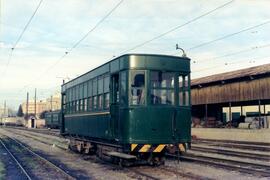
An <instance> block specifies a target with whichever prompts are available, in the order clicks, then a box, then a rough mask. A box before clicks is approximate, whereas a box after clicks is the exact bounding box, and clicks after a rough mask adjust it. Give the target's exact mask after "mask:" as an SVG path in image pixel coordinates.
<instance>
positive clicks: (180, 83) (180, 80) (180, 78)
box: [178, 76, 183, 88]
mask: <svg viewBox="0 0 270 180" xmlns="http://www.w3.org/2000/svg"><path fill="white" fill-rule="evenodd" d="M178 82H179V87H180V88H182V87H183V76H179V77H178Z"/></svg>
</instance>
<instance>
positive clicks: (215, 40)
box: [187, 20, 270, 50]
mask: <svg viewBox="0 0 270 180" xmlns="http://www.w3.org/2000/svg"><path fill="white" fill-rule="evenodd" d="M269 23H270V20H268V21H265V22H263V23H260V24H257V25H255V26H251V27H248V28H245V29H242V30H240V31H237V32H234V33H231V34H227V35H225V36H222V37H219V38H216V39H214V40H211V41H208V42H204V43H201V44H199V45H196V46H193V47H191V48H188V49H187V50H194V49H197V48H200V47H203V46H206V45H209V44H212V43H214V42H217V41H220V40H223V39H226V38H229V37H232V36H235V35H238V34H240V33H243V32H246V31H249V30H252V29H255V28H258V27H260V26H264V25H266V24H269Z"/></svg>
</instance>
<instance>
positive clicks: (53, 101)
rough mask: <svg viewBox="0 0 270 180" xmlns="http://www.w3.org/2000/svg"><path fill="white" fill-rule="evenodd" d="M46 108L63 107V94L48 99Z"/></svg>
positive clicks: (53, 109)
mask: <svg viewBox="0 0 270 180" xmlns="http://www.w3.org/2000/svg"><path fill="white" fill-rule="evenodd" d="M46 109H47V110H52V111H55V110H59V109H61V94H60V93H59V94H56V95H54V96H52V97H51V98H47V99H46Z"/></svg>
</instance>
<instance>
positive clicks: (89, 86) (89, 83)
mask: <svg viewBox="0 0 270 180" xmlns="http://www.w3.org/2000/svg"><path fill="white" fill-rule="evenodd" d="M87 84H88V94H87V95H88V97H91V96H92V94H93V81H92V80H90V81H88V83H87Z"/></svg>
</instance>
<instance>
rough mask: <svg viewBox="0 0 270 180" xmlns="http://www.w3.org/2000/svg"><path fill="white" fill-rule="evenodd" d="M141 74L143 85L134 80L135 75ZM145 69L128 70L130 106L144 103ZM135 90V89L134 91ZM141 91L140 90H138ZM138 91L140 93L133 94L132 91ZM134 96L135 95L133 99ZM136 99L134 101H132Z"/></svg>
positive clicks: (143, 104)
mask: <svg viewBox="0 0 270 180" xmlns="http://www.w3.org/2000/svg"><path fill="white" fill-rule="evenodd" d="M139 74H142V75H143V86H141V84H138V83H142V82H140V81H136V80H135V78H136V76H137V75H139ZM146 82H147V81H146V71H145V70H130V71H129V82H128V84H129V88H128V89H129V100H128V102H129V105H130V106H145V105H146V98H147V97H146ZM134 90H135V91H134ZM140 91H141V92H140ZM135 92H136V93H137V94H138V93H140V95H137V96H134V95H133V94H134V93H135ZM135 97H137V98H136V99H135ZM135 101H136V103H134V102H135Z"/></svg>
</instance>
